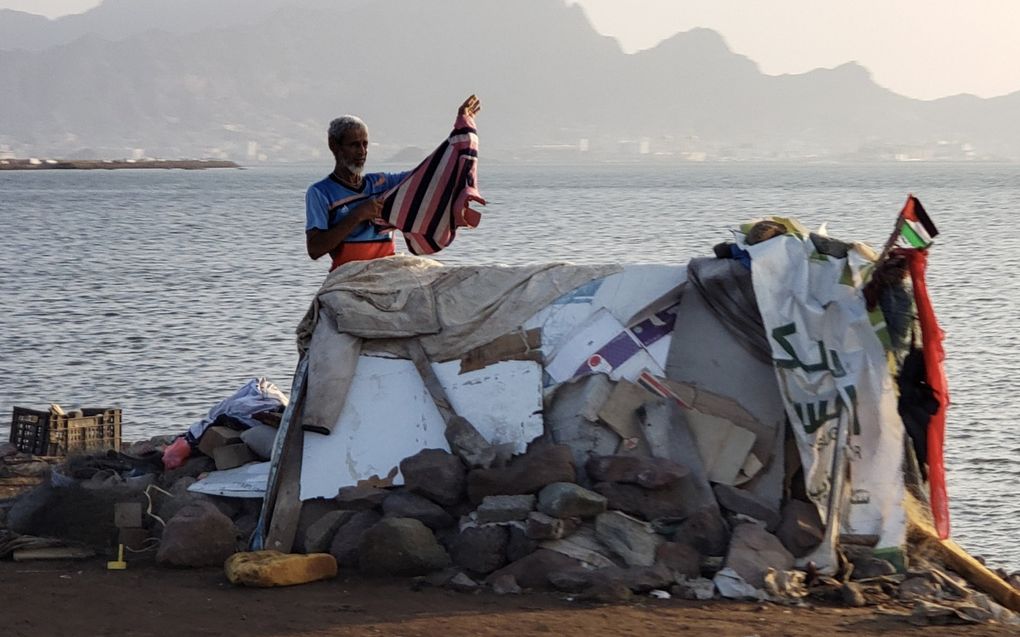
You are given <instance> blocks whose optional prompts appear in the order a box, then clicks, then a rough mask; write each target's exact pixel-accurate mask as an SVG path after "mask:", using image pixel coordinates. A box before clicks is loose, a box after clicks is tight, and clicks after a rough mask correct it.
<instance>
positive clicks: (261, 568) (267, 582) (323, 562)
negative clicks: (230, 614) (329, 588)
mask: <svg viewBox="0 0 1020 637" xmlns="http://www.w3.org/2000/svg"><path fill="white" fill-rule="evenodd" d="M223 570H224V571H225V573H226V575H227V579H228V580H229V581H230V583H231V584H238V585H242V586H253V587H257V588H270V587H273V586H294V585H296V584H307V583H308V582H316V581H318V580H323V579H331V578H333V577H336V560H335V559H333V556H332V555H329V554H328V553H316V554H314V555H288V554H286V553H280V552H279V551H255V552H253V553H234V554H233V555H231V556H230V557H228V558H227V561H226V563H225V564H224V565H223Z"/></svg>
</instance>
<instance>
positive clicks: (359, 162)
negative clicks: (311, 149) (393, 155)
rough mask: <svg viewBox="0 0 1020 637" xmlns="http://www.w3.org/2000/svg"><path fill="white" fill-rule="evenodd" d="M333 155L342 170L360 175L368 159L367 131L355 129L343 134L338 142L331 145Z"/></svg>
mask: <svg viewBox="0 0 1020 637" xmlns="http://www.w3.org/2000/svg"><path fill="white" fill-rule="evenodd" d="M333 155H334V156H335V157H336V160H337V163H338V164H340V165H341V166H342V167H343V168H345V169H347V170H349V171H351V172H352V173H354V174H355V175H360V174H361V171H362V170H364V169H365V159H367V158H368V131H367V130H365V129H364V128H355V129H353V130H349V131H347V132H346V133H344V135H343V138H342V139H341V140H340V142H339V143H334V144H333Z"/></svg>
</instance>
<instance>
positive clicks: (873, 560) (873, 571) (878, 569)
mask: <svg viewBox="0 0 1020 637" xmlns="http://www.w3.org/2000/svg"><path fill="white" fill-rule="evenodd" d="M851 561H852V563H853V565H854V571H853V573H851V574H850V579H854V580H862V579H868V578H871V577H882V576H884V575H892V574H894V573H895V572H896V567H895V566H894V565H893V563H892V562H889V561H886V560H883V559H880V558H877V557H874V556H870V555H869V556H865V557H860V558H857V559H853V560H851Z"/></svg>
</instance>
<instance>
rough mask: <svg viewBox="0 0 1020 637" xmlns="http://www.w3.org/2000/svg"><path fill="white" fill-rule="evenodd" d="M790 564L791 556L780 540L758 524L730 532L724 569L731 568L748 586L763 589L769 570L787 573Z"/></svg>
mask: <svg viewBox="0 0 1020 637" xmlns="http://www.w3.org/2000/svg"><path fill="white" fill-rule="evenodd" d="M793 563H794V557H793V555H791V554H790V552H789V551H787V550H786V547H784V546H783V543H782V542H780V541H779V538H777V537H776V536H774V535H772V534H771V533H769V532H768V531H766V530H765V527H763V526H761V525H759V524H752V523H748V524H740V525H738V526H737V528H735V529H733V537H732V538H731V540H730V549H729V553H727V555H726V562H725V564H724V567H726V568H732V569H733V570H734V571H736V572H737V574H739V575H740V577H742V578H743V579H744V581H745V582H747V583H748V584H750V585H751V586H754V587H755V588H763V587H764V586H765V574H766V573H767V572H768V569H770V568H772V569H775V570H777V571H788V570H790V569H791V568H793Z"/></svg>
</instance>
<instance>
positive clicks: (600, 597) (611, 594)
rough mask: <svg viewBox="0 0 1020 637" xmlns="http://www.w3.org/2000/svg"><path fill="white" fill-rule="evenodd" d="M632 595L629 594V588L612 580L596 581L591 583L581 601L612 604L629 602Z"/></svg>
mask: <svg viewBox="0 0 1020 637" xmlns="http://www.w3.org/2000/svg"><path fill="white" fill-rule="evenodd" d="M633 596H634V594H633V593H631V591H630V588H628V587H627V586H626V585H625V584H623V583H621V582H616V581H612V580H596V581H595V582H593V583H592V585H591V587H590V588H589V589H588V590H586V591H585V592H584V593H583V595H582V596H581V599H583V600H585V601H591V602H600V603H603V604H612V603H614V602H626V601H629V600H630V598H631V597H633Z"/></svg>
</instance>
